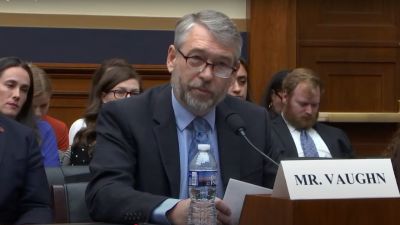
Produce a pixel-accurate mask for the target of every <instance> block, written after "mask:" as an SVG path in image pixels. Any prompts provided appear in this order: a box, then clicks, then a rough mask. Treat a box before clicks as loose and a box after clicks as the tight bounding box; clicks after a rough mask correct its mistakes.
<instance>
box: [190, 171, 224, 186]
mask: <svg viewBox="0 0 400 225" xmlns="http://www.w3.org/2000/svg"><path fill="white" fill-rule="evenodd" d="M216 185H217V171H215V170H214V171H189V186H196V187H202V186H216Z"/></svg>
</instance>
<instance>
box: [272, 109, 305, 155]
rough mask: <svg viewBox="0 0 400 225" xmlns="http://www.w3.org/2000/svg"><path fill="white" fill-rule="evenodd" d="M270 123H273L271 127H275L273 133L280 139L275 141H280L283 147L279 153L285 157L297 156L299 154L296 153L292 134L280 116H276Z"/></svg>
mask: <svg viewBox="0 0 400 225" xmlns="http://www.w3.org/2000/svg"><path fill="white" fill-rule="evenodd" d="M272 123H273V124H274V126H273V127H274V128H273V129H275V134H276V136H278V138H279V139H280V140H275V141H280V142H281V143H282V146H283V147H284V149H280V151H281V152H282V154H281V155H283V156H284V157H285V158H292V157H298V156H299V155H298V154H297V148H296V145H295V143H294V141H293V138H292V134H291V133H290V131H289V128H288V126H287V125H286V123H285V121H284V120H283V118H282V116H278V117H276V118H275V119H274V120H273V121H272Z"/></svg>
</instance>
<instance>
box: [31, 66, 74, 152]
mask: <svg viewBox="0 0 400 225" xmlns="http://www.w3.org/2000/svg"><path fill="white" fill-rule="evenodd" d="M30 67H31V70H32V74H33V86H34V87H35V88H34V90H33V109H34V112H35V115H36V116H37V117H39V118H42V119H43V120H44V121H47V122H48V123H49V124H50V125H51V127H52V128H53V130H54V132H55V134H56V139H57V147H58V150H60V151H66V150H67V149H68V147H69V141H68V127H67V125H66V124H65V123H64V122H63V121H61V120H58V119H56V118H54V117H51V116H49V115H47V112H48V111H49V107H50V98H51V94H52V89H51V81H50V78H49V77H48V76H47V74H46V72H44V70H42V69H40V68H39V67H37V66H35V65H30Z"/></svg>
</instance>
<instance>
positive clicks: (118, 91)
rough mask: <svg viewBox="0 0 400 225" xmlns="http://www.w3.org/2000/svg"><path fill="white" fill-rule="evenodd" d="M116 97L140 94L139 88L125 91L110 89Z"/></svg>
mask: <svg viewBox="0 0 400 225" xmlns="http://www.w3.org/2000/svg"><path fill="white" fill-rule="evenodd" d="M109 92H112V93H113V94H114V97H115V98H116V99H122V98H127V97H131V96H132V95H138V94H140V90H133V91H126V90H111V91H109Z"/></svg>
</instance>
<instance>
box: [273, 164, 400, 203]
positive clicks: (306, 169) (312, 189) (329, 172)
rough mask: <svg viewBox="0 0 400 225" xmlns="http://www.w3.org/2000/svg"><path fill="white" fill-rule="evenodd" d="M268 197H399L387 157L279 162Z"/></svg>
mask: <svg viewBox="0 0 400 225" xmlns="http://www.w3.org/2000/svg"><path fill="white" fill-rule="evenodd" d="M272 196H273V197H278V198H289V199H293V200H294V199H343V198H392V197H400V196H399V190H398V188H397V183H396V179H395V176H394V173H393V167H392V162H391V160H390V159H340V160H339V159H323V160H286V161H281V164H280V166H279V169H278V173H277V176H276V179H275V184H274V189H273V191H272Z"/></svg>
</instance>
